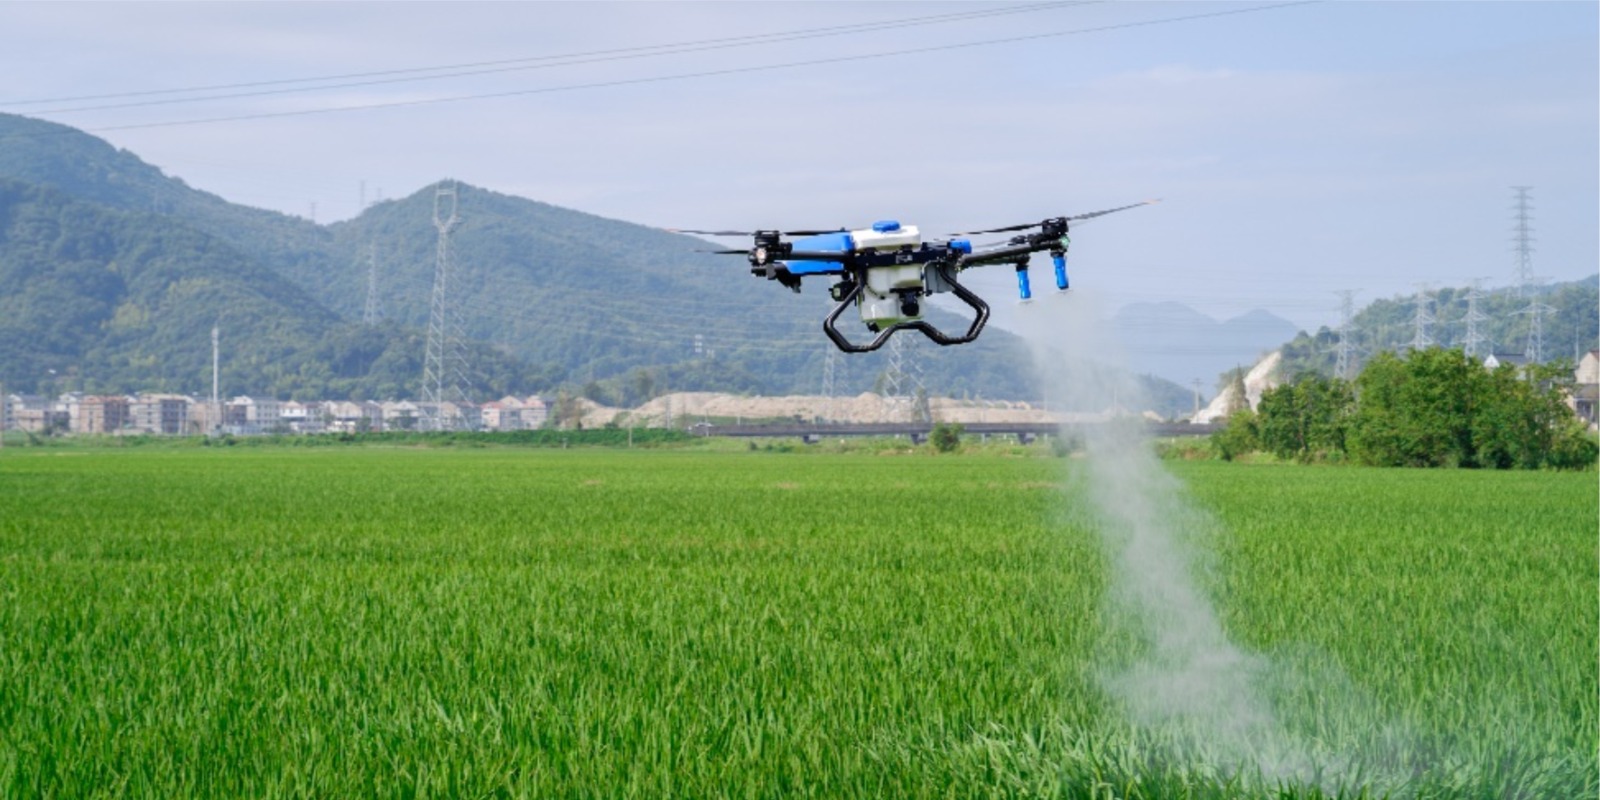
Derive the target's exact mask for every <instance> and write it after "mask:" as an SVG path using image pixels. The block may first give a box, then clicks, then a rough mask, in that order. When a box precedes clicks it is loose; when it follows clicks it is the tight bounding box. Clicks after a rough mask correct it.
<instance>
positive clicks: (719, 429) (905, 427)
mask: <svg viewBox="0 0 1600 800" xmlns="http://www.w3.org/2000/svg"><path fill="white" fill-rule="evenodd" d="M1090 424H1100V425H1103V424H1105V423H1072V424H1068V425H1059V424H1056V423H1053V422H964V423H961V427H962V429H963V432H964V433H967V434H977V435H980V436H1015V437H1017V440H1018V441H1019V442H1022V443H1023V444H1027V443H1029V442H1032V441H1033V440H1035V439H1037V438H1039V437H1041V436H1056V435H1059V434H1060V433H1061V432H1062V431H1063V430H1066V431H1067V432H1072V431H1075V430H1080V429H1082V428H1084V427H1086V426H1087V425H1090ZM1217 428H1218V426H1216V425H1191V424H1189V423H1185V422H1149V423H1146V429H1147V430H1148V432H1149V434H1150V435H1151V436H1153V437H1170V436H1209V435H1211V434H1212V433H1214V432H1216V430H1217ZM932 430H933V426H932V425H931V424H929V423H926V422H869V423H840V422H815V423H812V422H793V423H766V424H761V425H711V424H707V423H698V424H695V425H693V426H691V427H690V428H689V432H690V433H693V434H694V435H696V436H737V437H775V438H797V439H803V440H805V441H806V442H807V443H808V444H809V443H813V442H817V441H820V440H822V439H824V438H827V437H830V436H905V437H908V438H910V439H911V441H913V442H916V443H917V444H921V443H923V442H925V441H927V439H928V433H929V432H930V431H932Z"/></svg>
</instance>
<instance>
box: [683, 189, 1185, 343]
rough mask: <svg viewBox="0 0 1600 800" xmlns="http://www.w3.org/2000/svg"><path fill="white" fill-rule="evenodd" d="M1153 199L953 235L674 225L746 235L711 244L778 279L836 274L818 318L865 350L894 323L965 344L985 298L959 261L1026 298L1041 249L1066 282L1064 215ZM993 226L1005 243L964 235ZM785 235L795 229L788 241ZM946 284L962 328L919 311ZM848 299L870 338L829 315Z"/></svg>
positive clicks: (883, 226)
mask: <svg viewBox="0 0 1600 800" xmlns="http://www.w3.org/2000/svg"><path fill="white" fill-rule="evenodd" d="M1154 202H1156V201H1155V200H1146V201H1144V202H1142V203H1134V204H1133V205H1127V206H1121V207H1119V208H1108V209H1106V210H1104V211H1094V212H1091V213H1088V214H1077V215H1075V216H1070V217H1051V218H1049V219H1046V220H1043V221H1040V222H1029V223H1024V224H1021V225H1007V226H1005V227H1000V228H987V229H984V230H978V231H967V232H966V233H954V234H950V237H949V238H946V239H943V240H933V241H923V240H922V234H921V233H920V232H919V231H918V230H917V227H916V226H915V225H901V224H900V223H899V222H897V221H895V220H883V221H881V222H875V223H873V224H872V227H870V228H864V229H861V230H847V229H844V228H839V229H837V230H796V231H778V230H760V231H703V230H688V229H682V228H672V229H670V230H671V231H672V232H673V233H689V234H697V235H700V236H750V237H752V238H753V239H754V242H753V244H752V245H751V247H750V248H749V249H747V250H712V251H709V252H713V253H719V254H725V255H742V256H744V257H745V258H746V259H748V260H749V262H750V273H751V274H752V275H755V276H756V277H758V278H766V279H767V280H771V281H777V282H779V283H781V284H783V285H784V286H787V287H789V288H790V289H793V290H794V291H795V292H797V293H798V292H799V291H800V281H801V280H802V279H803V278H808V277H811V276H813V275H828V276H832V277H833V278H834V280H835V282H834V284H833V286H832V287H831V288H830V289H829V295H830V296H831V297H832V298H833V299H834V300H836V301H838V305H837V306H835V307H834V309H833V313H831V314H829V315H828V316H827V318H826V319H824V320H823V322H822V330H823V332H825V333H827V334H828V338H829V339H832V340H833V343H834V344H836V345H838V347H839V349H840V350H843V351H845V352H846V353H867V352H871V351H873V350H876V349H878V348H879V347H882V346H883V345H884V343H885V342H887V341H889V337H890V336H893V335H894V333H895V332H896V331H900V330H908V329H910V330H918V331H921V332H922V333H923V335H925V336H927V337H928V338H929V339H932V340H933V341H935V342H938V343H939V344H941V345H952V344H966V343H967V342H970V341H972V340H974V339H976V338H978V334H979V333H982V332H983V326H984V324H985V323H987V322H988V321H989V306H988V304H987V303H985V302H983V299H982V298H980V297H978V296H977V295H975V294H973V293H972V292H971V291H970V290H969V289H967V288H966V287H965V286H962V285H961V284H960V283H959V282H957V281H956V275H958V274H959V273H960V272H961V271H962V270H966V269H971V268H973V267H986V266H991V265H994V264H1010V265H1012V266H1013V267H1014V268H1015V269H1016V271H1017V292H1018V294H1020V295H1021V298H1022V300H1024V301H1026V300H1028V299H1030V298H1032V297H1033V290H1032V288H1031V287H1030V285H1029V283H1028V260H1029V258H1030V257H1031V256H1032V255H1033V254H1034V253H1038V252H1044V251H1048V252H1049V253H1050V258H1051V260H1052V261H1053V262H1054V264H1055V273H1056V275H1055V277H1056V288H1057V289H1059V290H1062V291H1065V290H1066V289H1067V286H1068V284H1067V247H1068V245H1070V244H1071V242H1070V240H1069V239H1068V237H1067V229H1068V227H1069V225H1070V223H1073V222H1081V221H1083V220H1087V219H1093V218H1095V217H1101V216H1105V215H1106V214H1113V213H1116V212H1118V211H1126V210H1128V209H1130V208H1138V207H1139V206H1143V205H1149V204H1151V203H1154ZM992 233H1015V234H1017V235H1016V236H1013V237H1011V238H1010V239H1007V240H1005V241H1003V242H992V243H989V244H978V245H975V244H973V243H972V241H971V240H970V239H965V238H957V237H966V236H982V235H984V234H992ZM785 237H799V238H796V239H794V240H793V241H785V240H784V238H785ZM940 292H952V293H954V294H955V296H956V297H958V298H960V300H961V302H963V303H966V304H967V305H968V306H969V307H971V308H972V310H973V311H974V312H975V314H976V316H974V317H973V319H972V324H971V327H969V328H968V329H967V332H966V333H965V334H963V335H961V336H951V335H949V334H946V333H944V332H943V331H941V330H939V329H938V328H935V327H934V326H933V325H931V324H929V323H928V322H927V321H926V320H924V319H923V318H922V315H923V310H924V309H923V302H922V299H923V298H924V297H928V296H931V295H934V294H938V293H940ZM852 303H854V304H855V305H856V306H857V307H858V308H860V310H861V321H862V322H863V323H864V324H865V325H866V326H867V330H869V331H871V332H873V333H875V334H877V338H874V339H873V340H872V341H870V342H868V343H866V344H855V343H852V342H851V341H850V340H849V339H846V338H845V337H844V335H843V334H841V333H839V330H838V328H836V327H834V322H835V321H837V320H838V319H839V316H840V315H841V314H843V313H844V311H845V309H846V308H848V307H849V306H850V305H851V304H852Z"/></svg>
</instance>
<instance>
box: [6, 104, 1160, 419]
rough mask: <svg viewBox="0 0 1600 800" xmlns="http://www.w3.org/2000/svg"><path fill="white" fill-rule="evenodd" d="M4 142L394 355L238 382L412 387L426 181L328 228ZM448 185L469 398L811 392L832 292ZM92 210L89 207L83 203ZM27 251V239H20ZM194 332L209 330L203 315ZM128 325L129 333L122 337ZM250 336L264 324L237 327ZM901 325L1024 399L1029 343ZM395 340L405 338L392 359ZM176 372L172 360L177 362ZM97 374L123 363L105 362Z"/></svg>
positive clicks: (46, 132) (66, 145) (69, 154)
mask: <svg viewBox="0 0 1600 800" xmlns="http://www.w3.org/2000/svg"><path fill="white" fill-rule="evenodd" d="M0 145H3V146H0V177H4V178H10V179H13V180H14V181H17V182H20V183H17V184H14V185H13V188H12V189H11V191H13V192H18V191H21V190H20V189H18V188H17V187H20V186H22V185H24V184H26V185H33V186H40V187H47V188H48V189H49V190H51V191H53V192H54V193H55V194H57V195H60V196H61V197H62V198H63V200H61V201H56V200H51V201H49V202H65V201H66V199H70V200H71V204H76V205H75V208H80V210H79V211H76V212H74V213H83V214H86V215H88V216H89V217H93V219H94V220H95V224H97V225H107V226H111V227H113V228H115V227H118V226H120V225H124V224H125V222H123V221H120V220H123V219H124V218H122V217H118V216H117V215H118V214H123V215H139V216H140V218H141V219H143V220H145V222H143V223H140V224H143V225H145V226H146V227H150V228H152V229H159V230H170V231H178V230H182V231H186V232H188V233H186V234H185V235H184V236H186V237H188V238H184V237H180V236H177V234H173V236H172V237H170V238H169V243H173V244H174V245H175V246H183V247H190V246H193V247H199V248H203V249H206V250H209V251H215V252H222V251H224V250H225V251H226V252H228V253H229V254H230V255H229V258H231V259H232V260H233V261H234V262H236V263H239V264H248V265H250V267H251V269H250V270H249V274H250V275H251V276H253V277H252V280H255V281H256V282H257V283H256V284H254V285H255V286H256V288H257V289H258V290H260V291H261V292H267V288H268V285H269V284H271V283H272V282H273V280H274V276H277V277H281V278H283V279H287V281H288V282H289V284H292V286H278V287H275V288H273V289H272V292H276V293H277V295H275V296H283V297H288V296H289V294H286V293H287V292H289V290H290V289H293V290H295V293H294V295H293V296H294V298H295V299H294V300H293V301H291V302H287V303H285V304H283V309H284V310H285V312H286V313H287V312H288V311H289V310H294V311H296V312H297V313H296V314H289V315H288V316H285V317H283V322H282V326H283V328H285V329H290V328H292V329H294V330H304V331H309V332H313V335H314V337H315V338H316V339H317V340H318V341H322V342H328V341H330V339H329V337H330V336H333V334H332V333H330V332H332V331H346V332H348V333H347V334H340V335H348V336H349V337H354V338H358V339H363V340H364V341H368V345H367V348H366V351H364V352H369V354H370V351H371V349H372V348H374V347H379V344H378V342H379V340H381V342H382V345H381V349H382V350H383V351H384V352H386V353H388V354H389V360H388V361H386V362H384V363H385V364H387V365H389V367H390V368H388V369H386V371H385V372H384V374H382V375H381V376H367V375H360V376H357V375H356V374H354V373H355V372H358V371H359V370H356V369H355V367H356V366H357V362H360V359H357V362H349V363H347V364H346V366H347V367H348V368H349V369H345V370H343V371H341V369H338V368H334V367H333V366H331V365H330V364H328V363H327V359H326V358H323V357H319V356H316V354H315V353H314V352H310V351H305V350H303V349H299V348H290V349H289V350H286V351H284V352H285V353H286V354H287V353H290V352H292V353H294V354H295V355H294V356H292V357H290V356H288V355H285V357H284V358H283V359H282V360H283V361H284V362H285V363H289V362H291V361H293V359H309V360H308V361H302V362H300V366H299V367H297V368H296V369H298V370H304V371H308V372H310V373H312V374H315V375H319V376H324V377H322V378H318V379H315V380H309V381H306V382H303V383H302V384H299V387H300V388H298V389H291V388H289V387H291V386H294V385H295V383H294V382H293V381H291V380H288V379H287V378H286V377H284V376H272V375H269V374H268V372H270V370H269V371H263V372H260V373H256V372H250V371H248V370H246V371H242V372H241V373H240V374H239V375H238V376H237V379H236V381H235V385H237V386H238V389H237V390H236V391H240V392H242V391H246V390H250V391H256V392H272V393H275V394H279V395H284V394H285V392H286V391H295V392H305V391H310V390H311V387H332V386H336V385H337V386H344V385H357V384H359V386H358V389H357V390H358V391H360V392H368V391H379V392H383V393H386V394H390V395H394V396H402V397H403V396H411V395H414V393H415V390H414V388H413V384H414V383H415V382H416V381H417V378H418V376H420V373H421V366H420V360H421V352H422V344H421V341H420V336H421V334H420V333H419V331H421V330H423V329H425V327H426V324H427V318H428V310H429V298H430V292H431V287H432V282H433V274H434V267H435V252H436V251H435V245H436V231H435V228H434V225H433V214H434V195H435V187H432V186H430V187H425V188H424V189H422V190H420V191H418V192H416V193H415V194H413V195H411V196H409V197H405V198H401V199H398V200H393V201H389V202H383V203H379V204H376V205H374V206H372V207H370V208H369V209H367V210H366V211H365V213H363V214H362V215H361V216H360V217H358V218H356V219H353V220H349V221H346V222H341V223H337V224H334V225H326V226H324V225H316V224H314V223H312V222H310V221H307V220H303V219H299V218H296V217H291V216H288V215H285V214H279V213H276V212H271V211H264V210H261V209H253V208H248V207H245V206H239V205H236V204H232V203H229V202H227V201H225V200H223V199H222V198H219V197H217V196H216V195H213V194H209V193H206V192H202V191H198V190H195V189H193V188H191V187H189V186H187V185H186V184H184V183H183V182H182V181H181V180H179V179H177V178H174V177H170V176H167V175H164V174H163V173H162V172H161V171H160V170H159V169H157V168H156V167H153V166H151V165H149V164H146V163H144V162H143V161H141V160H140V159H139V158H138V157H137V156H135V155H133V154H132V153H128V152H126V151H121V150H117V149H116V148H113V147H112V146H110V145H109V144H108V143H106V142H104V141H103V140H100V139H98V138H95V137H93V136H90V135H88V134H85V133H82V132H81V131H76V130H74V129H72V128H69V127H66V126H61V125H56V124H54V123H49V122H43V121H39V120H33V119H28V118H25V117H18V116H14V115H3V114H0ZM457 191H458V195H459V212H460V216H461V220H462V222H461V224H460V226H459V227H458V228H457V229H456V230H455V232H454V234H453V236H452V240H451V241H452V245H453V247H452V251H453V260H452V283H451V292H452V296H453V297H454V298H456V301H457V303H458V305H457V308H458V310H459V314H460V324H461V327H462V328H463V330H464V331H465V333H466V335H467V336H468V337H469V338H470V339H472V340H473V341H475V342H479V343H481V347H479V348H478V351H477V353H475V354H474V357H473V361H474V362H476V361H478V360H484V363H483V364H482V365H479V364H477V363H473V364H472V366H473V371H474V373H475V375H474V377H473V378H472V383H473V384H474V385H473V387H472V388H473V391H474V393H475V394H477V395H478V396H480V397H485V396H489V395H494V394H497V393H499V392H502V391H504V390H505V389H506V388H507V387H513V386H514V387H529V386H537V387H538V388H540V389H543V390H553V389H554V388H556V386H558V385H561V384H567V385H571V386H575V387H583V388H584V389H585V390H586V391H587V393H590V394H594V395H597V399H602V400H606V401H611V402H617V401H637V400H639V399H642V398H640V397H637V396H628V395H636V394H637V391H638V390H642V389H645V388H646V387H648V390H649V391H652V392H661V391H668V390H673V391H687V390H723V391H745V392H751V393H769V394H781V393H815V392H817V391H818V390H819V389H820V388H821V381H822V373H823V363H824V360H825V357H826V353H827V351H828V348H829V347H831V345H829V344H828V343H827V341H826V339H825V338H824V337H823V336H822V335H821V320H822V318H823V316H824V315H825V314H826V313H827V311H828V310H829V308H830V306H831V303H830V302H829V301H828V300H827V299H826V292H825V289H826V287H824V286H821V285H820V284H816V283H812V284H808V285H807V287H806V292H805V294H803V295H800V296H796V295H794V294H792V293H790V292H788V291H786V290H784V289H782V288H781V287H779V286H778V285H777V284H775V283H762V282H758V281H756V280H755V279H754V278H752V277H750V276H749V274H748V272H747V269H746V267H745V265H744V264H743V262H742V261H741V260H739V259H737V258H729V257H717V256H711V255H707V254H704V253H698V252H695V251H696V250H697V249H703V248H705V247H707V246H708V245H707V243H706V242H703V241H700V240H697V239H693V238H690V237H686V236H681V235H676V234H670V233H667V232H665V231H661V230H656V229H653V228H648V227H644V226H640V225H634V224H631V223H627V222H621V221H617V220H609V219H605V218H601V217H596V216H593V215H590V214H584V213H581V212H578V211H573V210H569V209H564V208H559V207H556V206H551V205H548V204H545V203H539V202H536V201H533V200H527V199H524V198H518V197H512V196H508V195H503V194H498V193H495V192H491V191H487V190H484V189H479V188H476V187H472V186H467V185H460V186H458V187H457ZM42 197H43V195H32V196H30V198H29V199H28V200H27V202H28V203H33V202H43V201H42V200H41V198H42ZM87 208H93V209H97V210H96V211H92V212H91V211H83V210H81V209H87ZM153 220H160V222H159V223H156V222H153ZM84 233H85V235H87V232H84ZM23 238H27V237H23ZM113 239H115V237H113ZM116 241H117V242H120V241H121V240H116ZM11 244H13V243H7V245H8V246H10V245H11ZM34 245H40V243H38V242H33V243H31V244H29V245H28V246H34ZM17 246H22V245H21V244H20V243H19V244H17ZM117 246H121V245H120V244H114V245H113V249H115V247H117ZM369 253H374V254H375V255H376V260H377V264H378V274H379V280H378V297H379V300H380V303H381V307H382V310H383V319H384V324H383V325H382V326H380V327H379V328H376V329H367V330H365V331H363V330H362V329H361V326H359V325H358V324H357V323H356V321H358V320H360V319H361V316H362V310H363V305H364V302H365V299H366V295H367V276H368V266H369V265H368V258H369ZM102 255H107V253H102ZM169 256H171V257H172V259H173V262H174V263H175V264H177V265H179V267H176V268H177V269H179V272H182V269H181V267H182V266H183V265H193V264H194V263H198V262H192V260H191V259H188V258H186V257H183V256H182V254H179V253H169ZM182 277H183V276H182V275H176V274H175V275H172V276H169V278H171V279H172V280H180V279H181V278H182ZM112 299H113V298H110V297H107V298H102V300H103V301H104V302H111V301H112ZM259 311H260V314H259V320H260V321H262V322H265V321H266V320H267V319H268V318H270V317H271V314H269V313H268V312H267V310H266V309H265V308H263V309H259ZM202 315H203V314H202ZM936 315H937V316H936V317H935V321H936V322H937V323H938V324H940V325H942V326H946V327H948V328H953V329H959V328H960V327H961V326H962V325H963V323H962V322H961V321H960V320H959V319H956V318H955V317H953V316H951V315H948V314H944V313H943V312H936ZM313 318H314V319H315V323H314V324H313V322H312V320H313ZM291 321H292V322H291ZM203 329H204V330H206V331H208V330H209V321H207V322H206V324H205V325H204V326H203ZM104 330H106V329H86V330H85V332H84V333H83V334H82V337H86V340H85V341H80V342H78V344H76V345H74V348H76V349H71V348H69V349H67V350H63V351H60V352H59V353H58V355H60V356H62V357H63V358H65V359H67V360H69V361H70V360H73V359H78V358H80V357H86V356H84V355H83V354H86V353H89V352H91V351H92V352H101V351H103V350H104V348H105V347H106V346H109V345H102V344H100V343H97V342H91V341H87V339H93V338H94V337H95V336H96V335H98V334H97V333H96V332H95V331H104ZM124 333H127V332H124ZM862 333H863V335H864V333H865V332H862ZM284 335H288V334H284ZM132 336H133V334H131V333H127V336H125V339H126V342H125V343H124V344H127V343H128V342H131V341H132V338H129V337H132ZM82 337H81V338H82ZM202 338H204V337H202ZM250 338H251V339H252V340H253V341H254V340H261V338H262V337H261V336H260V335H257V334H255V332H251V336H250ZM335 338H337V337H336V336H335ZM909 338H915V339H917V340H918V341H917V344H916V345H915V346H914V350H915V352H916V354H917V360H918V363H919V364H920V367H921V374H922V380H923V383H924V385H926V386H927V387H928V389H929V390H930V391H932V392H934V393H937V394H949V395H955V396H961V395H964V394H966V395H977V394H981V395H983V396H985V397H991V398H1013V399H1029V398H1032V397H1034V395H1035V391H1034V388H1033V386H1032V380H1031V367H1030V365H1029V361H1028V356H1027V353H1026V348H1025V347H1024V345H1023V344H1022V342H1021V341H1020V340H1019V339H1017V338H1016V337H1015V336H1013V335H1011V334H1009V333H1008V332H1006V331H1004V330H1000V329H997V328H990V329H989V330H988V331H986V332H985V333H984V335H983V337H982V338H981V339H979V340H978V341H977V342H974V343H973V344H970V345H965V346H962V347H951V348H940V347H937V346H934V345H932V344H931V343H930V342H927V341H926V340H921V339H920V337H908V339H909ZM185 341H188V340H187V339H186V340H185ZM402 342H410V343H411V344H402ZM205 343H206V346H207V347H209V341H208V340H206V342H205ZM169 344H171V343H170V342H162V343H161V344H159V345H158V344H156V340H151V346H152V347H153V348H154V350H152V351H150V352H154V353H155V354H156V355H157V357H158V358H159V357H160V355H159V354H160V353H161V352H163V351H162V350H161V349H160V348H161V347H163V346H166V345H169ZM128 346H131V345H128ZM406 347H411V348H412V350H411V351H410V352H409V353H408V354H407V355H406V357H405V358H402V353H401V350H402V349H403V348H406ZM97 348H99V349H97ZM885 350H887V348H885ZM105 352H110V351H108V350H105ZM118 352H120V351H118ZM141 352H145V351H141ZM42 353H43V351H40V352H38V353H35V355H42ZM479 353H482V354H485V355H479ZM107 357H108V358H109V356H107ZM57 361H60V359H57ZM887 361H888V355H887V352H879V353H873V354H868V355H864V356H862V355H857V356H844V355H843V354H835V375H836V387H837V390H838V391H839V392H840V393H854V392H858V391H863V390H867V389H870V388H873V387H874V385H875V384H878V383H880V382H881V380H882V375H883V373H884V370H885V369H886V367H887ZM108 363H109V362H108ZM362 363H367V364H368V365H369V366H371V365H375V364H378V363H379V362H378V361H376V360H368V361H367V362H362ZM36 366H37V364H36V363H34V360H33V359H32V358H31V357H30V360H29V362H28V363H27V364H20V363H19V364H18V365H17V367H16V368H17V369H18V370H20V371H21V372H20V373H19V374H14V375H13V374H10V373H11V369H9V368H6V367H4V365H3V364H0V380H6V381H7V382H8V385H13V384H14V385H22V384H24V383H30V382H32V381H34V380H35V378H33V377H31V375H32V373H33V372H36V371H37V370H36V369H35V367H36ZM192 366H193V365H187V366H184V367H182V369H190V367H192ZM82 368H83V369H85V370H87V369H88V366H87V365H85V366H83V367H82ZM173 368H174V369H179V367H178V364H177V363H174V365H173ZM130 369H131V367H130ZM352 370H353V371H352ZM407 370H410V372H407ZM95 371H97V372H101V373H105V374H112V373H113V372H115V373H116V374H123V373H122V372H119V371H116V370H112V369H111V368H110V367H109V366H105V365H102V366H97V367H96V368H95ZM185 374H187V373H185ZM327 376H335V377H338V378H340V380H339V381H333V380H332V378H330V377H327ZM163 380H166V379H163ZM352 381H353V382H354V383H351V382H352ZM1155 383H1157V382H1152V385H1154V384H1155ZM330 391H332V390H331V389H330ZM1181 391H1182V390H1181V389H1180V388H1179V387H1173V386H1161V387H1157V390H1156V391H1152V394H1153V395H1157V396H1175V393H1181ZM598 395H604V397H599V396H598ZM1158 410H1164V409H1158Z"/></svg>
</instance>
